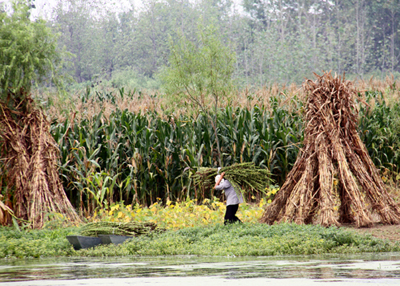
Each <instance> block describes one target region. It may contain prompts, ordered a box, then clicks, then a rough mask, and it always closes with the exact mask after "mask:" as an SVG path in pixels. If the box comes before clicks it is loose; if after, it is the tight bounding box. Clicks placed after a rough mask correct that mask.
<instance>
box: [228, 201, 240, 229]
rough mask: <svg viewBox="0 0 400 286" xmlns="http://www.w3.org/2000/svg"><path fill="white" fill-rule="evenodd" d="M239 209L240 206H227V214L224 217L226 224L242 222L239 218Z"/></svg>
mask: <svg viewBox="0 0 400 286" xmlns="http://www.w3.org/2000/svg"><path fill="white" fill-rule="evenodd" d="M238 208H239V205H229V206H226V213H225V217H224V224H225V225H227V224H229V223H234V222H237V221H238V222H242V221H241V220H240V219H239V218H238V217H237V216H236V212H237V210H238Z"/></svg>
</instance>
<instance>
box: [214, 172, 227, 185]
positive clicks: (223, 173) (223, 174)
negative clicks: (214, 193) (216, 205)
mask: <svg viewBox="0 0 400 286" xmlns="http://www.w3.org/2000/svg"><path fill="white" fill-rule="evenodd" d="M224 176H225V172H222V174H221V177H220V178H219V180H218V181H217V182H216V183H215V186H214V189H215V188H216V187H217V186H218V185H219V183H221V181H222V179H223V178H224Z"/></svg>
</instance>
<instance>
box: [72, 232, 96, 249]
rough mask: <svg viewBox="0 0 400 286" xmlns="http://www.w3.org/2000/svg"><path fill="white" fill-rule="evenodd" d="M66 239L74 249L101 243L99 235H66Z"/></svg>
mask: <svg viewBox="0 0 400 286" xmlns="http://www.w3.org/2000/svg"><path fill="white" fill-rule="evenodd" d="M67 239H68V241H69V243H71V244H72V246H73V247H74V249H75V250H79V249H84V248H90V247H95V246H96V245H99V244H101V239H100V237H92V236H81V235H68V236H67Z"/></svg>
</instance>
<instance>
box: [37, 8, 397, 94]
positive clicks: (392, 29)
mask: <svg viewBox="0 0 400 286" xmlns="http://www.w3.org/2000/svg"><path fill="white" fill-rule="evenodd" d="M106 2H107V4H105V3H106ZM106 2H104V1H100V0H92V1H86V0H68V1H65V0H64V1H58V5H57V6H55V7H54V11H52V13H50V14H49V19H50V20H51V21H50V25H51V26H52V28H53V29H54V30H56V31H58V32H60V33H61V37H60V46H61V47H63V46H65V47H66V48H67V50H68V51H70V52H72V53H74V54H75V55H76V57H75V58H73V59H71V64H72V65H71V66H68V67H66V70H68V71H69V72H70V73H71V74H73V76H74V78H75V79H76V80H77V81H78V82H86V81H92V82H94V83H95V82H98V81H99V80H100V79H102V80H103V81H104V80H109V82H110V83H112V84H114V85H116V86H118V85H121V84H122V85H131V86H132V87H145V88H157V87H158V86H159V82H158V80H157V77H156V74H157V73H158V71H159V69H160V67H162V66H163V65H166V64H167V63H168V55H169V54H170V47H169V45H168V39H169V37H171V38H172V40H173V41H174V42H177V40H178V38H179V36H180V35H181V34H183V35H185V36H186V37H187V38H189V39H194V38H195V35H196V33H197V24H198V22H199V19H200V18H202V21H204V23H213V24H214V25H215V26H217V27H218V33H217V34H218V37H219V38H220V39H222V40H223V41H224V42H226V41H230V42H231V43H233V45H232V47H233V48H234V50H235V52H236V54H237V66H236V68H235V74H236V77H237V79H239V81H240V83H241V84H243V85H249V84H255V85H258V86H261V85H265V84H267V85H269V84H271V83H274V82H297V83H300V82H301V81H303V79H304V77H310V76H311V73H312V72H313V71H318V72H320V71H321V70H333V71H334V72H337V73H339V74H341V73H343V72H346V73H347V74H352V75H357V76H361V77H364V76H367V75H371V74H374V75H376V76H381V75H384V74H386V73H397V74H398V73H399V72H400V65H399V54H400V37H399V35H400V33H399V28H400V25H399V21H400V17H399V16H400V2H399V0H388V1H369V0H359V1H350V0H334V1H324V0H318V1H310V0H279V1H278V0H275V1H261V0H245V1H243V2H242V3H243V4H235V1H232V0H217V1H209V0H198V1H189V0H184V1H176V0H168V1H155V0H144V1H142V2H143V5H142V6H140V7H133V6H128V5H125V6H121V5H120V3H119V1H106ZM125 2H127V1H125ZM112 3H114V5H113V4H112ZM236 3H237V2H236ZM37 8H38V9H39V8H40V7H39V6H38V7H37Z"/></svg>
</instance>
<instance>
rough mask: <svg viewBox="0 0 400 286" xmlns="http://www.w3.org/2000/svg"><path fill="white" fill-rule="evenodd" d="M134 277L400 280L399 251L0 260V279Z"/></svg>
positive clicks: (13, 280)
mask: <svg viewBox="0 0 400 286" xmlns="http://www.w3.org/2000/svg"><path fill="white" fill-rule="evenodd" d="M132 277H136V278H145V277H149V278H155V277H170V278H172V277H187V278H189V277H219V278H221V279H250V278H253V279H254V278H257V279H258V278H268V279H298V278H302V279H325V280H326V279H331V280H335V279H382V278H385V279H386V278H390V279H392V278H395V279H400V253H381V254H360V255H323V256H306V257H305V256H304V257H303V256H281V257H195V256H174V257H170V256H169V257H123V258H115V257H112V258H53V259H27V260H1V261H0V282H18V281H19V282H21V281H35V280H36V281H38V280H51V281H54V280H73V279H93V278H102V279H105V278H132ZM360 281H361V280H360ZM388 281H391V280H388ZM399 284H400V283H399ZM35 285H40V284H35ZM48 285H51V284H48ZM385 285H386V284H385Z"/></svg>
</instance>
